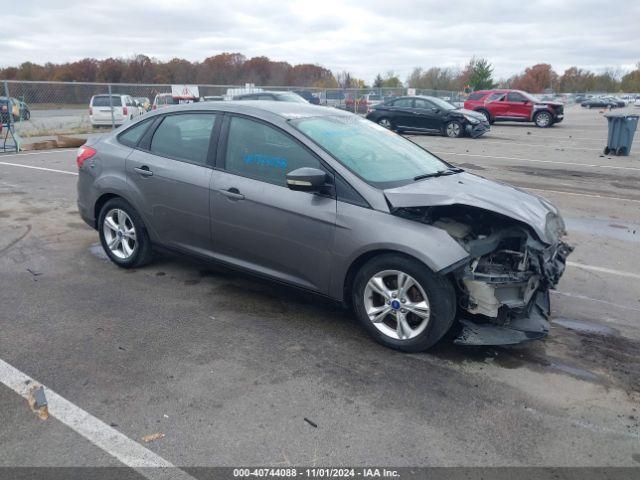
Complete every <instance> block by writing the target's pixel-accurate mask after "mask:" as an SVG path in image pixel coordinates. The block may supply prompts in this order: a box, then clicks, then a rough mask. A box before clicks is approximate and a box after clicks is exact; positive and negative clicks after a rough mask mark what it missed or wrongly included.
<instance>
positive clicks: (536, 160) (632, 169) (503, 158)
mask: <svg viewBox="0 0 640 480" xmlns="http://www.w3.org/2000/svg"><path fill="white" fill-rule="evenodd" d="M431 151H432V152H433V153H435V154H436V155H457V156H460V157H480V158H495V159H498V160H519V161H521V162H532V163H553V164H557V165H572V166H575V167H582V168H584V167H587V168H606V169H612V170H629V171H633V172H640V167H619V166H617V165H597V164H593V163H575V162H558V161H555V160H539V159H536V158H520V157H500V156H495V155H482V154H479V153H454V152H437V151H435V150H431Z"/></svg>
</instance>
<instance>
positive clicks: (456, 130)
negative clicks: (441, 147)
mask: <svg viewBox="0 0 640 480" xmlns="http://www.w3.org/2000/svg"><path fill="white" fill-rule="evenodd" d="M458 136H460V125H459V124H458V123H456V122H450V123H448V124H447V137H458Z"/></svg>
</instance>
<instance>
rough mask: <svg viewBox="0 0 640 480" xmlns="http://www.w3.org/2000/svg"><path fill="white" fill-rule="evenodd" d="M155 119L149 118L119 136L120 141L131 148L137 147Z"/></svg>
mask: <svg viewBox="0 0 640 480" xmlns="http://www.w3.org/2000/svg"><path fill="white" fill-rule="evenodd" d="M153 120H155V119H154V118H148V119H146V120H144V121H142V122H140V123H137V124H135V125H134V126H133V127H131V128H129V129H127V130H125V131H124V132H123V133H121V134H120V135H118V141H119V142H120V143H123V144H124V145H127V146H129V147H135V146H136V145H137V144H138V142H139V141H140V139H141V138H142V136H143V135H144V134H145V132H146V131H147V128H149V125H151V122H152V121H153Z"/></svg>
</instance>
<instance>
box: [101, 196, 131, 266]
mask: <svg viewBox="0 0 640 480" xmlns="http://www.w3.org/2000/svg"><path fill="white" fill-rule="evenodd" d="M102 232H103V234H104V239H105V241H106V244H107V248H109V250H110V251H111V253H112V254H113V255H114V256H116V257H117V258H119V259H121V260H127V259H129V258H130V257H131V256H132V255H133V253H134V252H135V250H136V246H137V241H136V228H135V226H134V225H133V221H132V220H131V217H129V215H127V212H125V211H124V210H121V209H119V208H114V209H111V210H109V211H108V212H107V214H106V215H105V217H104V223H103V225H102Z"/></svg>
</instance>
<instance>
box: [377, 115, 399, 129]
mask: <svg viewBox="0 0 640 480" xmlns="http://www.w3.org/2000/svg"><path fill="white" fill-rule="evenodd" d="M378 125H380V126H381V127H384V128H386V129H388V130H395V125H394V124H393V122H392V121H391V120H389V119H388V118H387V117H382V118H381V119H379V120H378Z"/></svg>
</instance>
